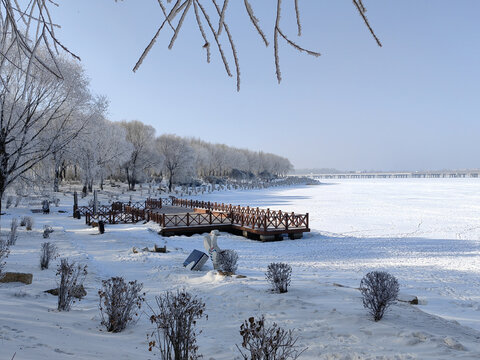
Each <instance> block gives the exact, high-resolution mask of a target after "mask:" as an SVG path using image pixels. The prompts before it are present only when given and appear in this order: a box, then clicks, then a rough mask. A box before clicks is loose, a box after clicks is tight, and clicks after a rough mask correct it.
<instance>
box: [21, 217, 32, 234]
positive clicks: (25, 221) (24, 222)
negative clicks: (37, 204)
mask: <svg viewBox="0 0 480 360" xmlns="http://www.w3.org/2000/svg"><path fill="white" fill-rule="evenodd" d="M20 226H25V229H26V230H29V231H30V230H32V228H33V218H32V217H31V216H24V217H22V219H21V220H20Z"/></svg>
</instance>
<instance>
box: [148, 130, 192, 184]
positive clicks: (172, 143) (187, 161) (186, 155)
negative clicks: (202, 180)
mask: <svg viewBox="0 0 480 360" xmlns="http://www.w3.org/2000/svg"><path fill="white" fill-rule="evenodd" d="M156 146H157V149H158V152H159V153H160V154H161V155H162V156H163V167H164V169H165V171H166V174H167V179H168V190H169V191H172V188H173V184H174V183H175V181H178V180H179V179H182V178H185V177H188V176H189V175H191V174H192V173H193V169H194V160H195V157H194V153H193V149H192V147H191V146H190V145H189V144H188V141H186V140H185V139H182V138H181V137H179V136H176V135H162V136H160V137H159V138H157V140H156Z"/></svg>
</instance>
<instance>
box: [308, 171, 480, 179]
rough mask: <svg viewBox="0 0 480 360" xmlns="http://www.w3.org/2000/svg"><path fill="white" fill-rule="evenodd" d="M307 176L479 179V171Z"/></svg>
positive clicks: (322, 177) (321, 175)
mask: <svg viewBox="0 0 480 360" xmlns="http://www.w3.org/2000/svg"><path fill="white" fill-rule="evenodd" d="M308 176H310V177H314V178H317V179H402V178H478V177H480V170H452V171H449V170H445V171H414V172H347V173H335V174H309V175H308Z"/></svg>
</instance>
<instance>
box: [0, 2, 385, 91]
mask: <svg viewBox="0 0 480 360" xmlns="http://www.w3.org/2000/svg"><path fill="white" fill-rule="evenodd" d="M1 1H8V0H1ZM157 1H158V3H159V5H160V8H161V10H162V13H163V16H164V18H165V19H164V20H163V22H162V23H161V25H160V27H159V28H158V30H157V32H156V34H155V35H154V36H153V38H152V40H151V41H150V43H149V44H148V45H147V47H146V48H145V50H144V51H143V53H142V55H141V56H140V58H139V60H138V61H137V63H136V64H135V67H134V68H133V71H137V70H138V69H139V67H140V65H141V64H142V62H143V60H144V59H145V57H146V56H147V55H148V53H149V51H150V50H151V49H152V47H153V45H154V44H155V42H156V40H157V38H158V36H159V34H160V32H161V30H162V29H163V27H164V25H165V23H168V24H169V25H170V28H171V30H172V31H173V36H172V38H171V40H170V43H169V45H168V48H169V49H171V48H172V47H173V45H174V43H175V41H176V39H177V37H178V35H179V33H180V31H181V29H182V25H183V23H184V20H185V19H186V16H187V15H188V11H189V10H190V9H191V7H192V6H191V5H192V4H193V9H194V13H195V21H196V23H197V26H198V30H199V31H200V34H201V36H202V38H203V41H204V44H203V48H204V49H205V50H206V52H207V62H210V57H211V49H210V41H209V40H208V36H207V32H206V31H205V28H204V26H203V24H202V18H203V19H204V20H205V21H206V23H207V25H208V28H209V29H210V32H211V35H212V36H213V39H214V41H215V43H216V44H217V49H218V52H219V54H220V57H221V59H222V62H223V64H224V66H225V71H226V73H227V75H228V76H232V73H231V71H230V67H229V64H228V59H227V57H226V56H225V54H224V51H223V47H222V44H221V39H220V37H221V35H222V34H223V30H225V33H226V37H227V41H228V45H229V47H230V49H231V51H232V57H233V59H234V62H235V70H236V75H237V76H236V78H237V90H240V66H239V60H238V54H237V50H236V46H235V42H234V41H233V37H232V34H231V32H230V29H229V27H228V24H227V20H226V17H227V13H228V10H229V9H230V8H229V7H228V5H229V4H230V2H229V0H223V3H220V4H219V3H218V2H217V0H212V4H213V6H214V8H215V9H214V13H215V16H214V17H213V14H211V10H210V9H208V10H207V8H206V7H205V5H202V3H201V1H200V0H184V1H183V2H181V0H176V1H175V3H174V5H173V7H172V8H171V10H170V12H168V11H167V7H166V6H165V4H164V3H163V1H162V0H157ZM352 1H353V4H354V6H355V7H356V9H357V10H358V12H359V14H360V16H361V17H362V19H363V21H364V22H365V25H366V26H367V28H368V30H369V31H370V33H371V34H372V36H373V38H374V39H375V41H376V42H377V44H378V45H379V46H382V44H381V42H380V40H379V39H378V37H377V36H376V34H375V32H374V31H373V29H372V27H371V26H370V23H369V21H368V19H367V17H366V15H365V13H366V11H367V9H366V7H365V6H364V4H363V0H352ZM171 2H173V1H172V0H167V3H171ZM243 2H244V7H245V12H246V14H247V15H248V18H249V20H250V22H251V23H252V25H253V26H254V28H255V30H256V31H257V33H258V34H259V36H260V38H261V39H262V41H263V43H264V44H265V46H268V45H269V40H268V38H267V36H266V35H265V33H264V32H263V30H262V28H261V26H260V23H259V20H258V19H257V17H256V16H255V13H254V11H253V8H252V6H251V4H250V2H249V0H244V1H243ZM293 2H294V16H295V20H296V25H297V35H298V36H301V35H302V24H301V18H300V14H301V11H300V8H299V1H298V0H293ZM177 15H180V19H179V21H178V23H177V24H176V25H174V24H172V22H173V20H174V19H175V17H176V16H177ZM281 15H282V0H277V1H276V9H275V25H274V31H273V46H274V50H273V56H274V61H275V73H276V77H277V81H278V82H279V83H280V82H281V81H282V74H281V71H280V56H279V50H280V43H279V39H283V40H285V42H286V43H287V44H288V45H290V46H291V47H293V48H294V49H296V50H298V51H300V52H303V53H306V54H307V55H311V56H315V57H318V56H320V53H319V52H316V51H312V50H309V49H307V48H304V47H302V46H300V45H298V43H297V42H296V41H294V40H292V39H290V38H289V37H288V36H287V35H286V34H285V32H284V31H283V30H282V29H281V27H280V20H281ZM217 16H218V28H217V29H214V26H213V22H214V21H213V20H215V19H217V18H216V17H217ZM213 18H215V19H213Z"/></svg>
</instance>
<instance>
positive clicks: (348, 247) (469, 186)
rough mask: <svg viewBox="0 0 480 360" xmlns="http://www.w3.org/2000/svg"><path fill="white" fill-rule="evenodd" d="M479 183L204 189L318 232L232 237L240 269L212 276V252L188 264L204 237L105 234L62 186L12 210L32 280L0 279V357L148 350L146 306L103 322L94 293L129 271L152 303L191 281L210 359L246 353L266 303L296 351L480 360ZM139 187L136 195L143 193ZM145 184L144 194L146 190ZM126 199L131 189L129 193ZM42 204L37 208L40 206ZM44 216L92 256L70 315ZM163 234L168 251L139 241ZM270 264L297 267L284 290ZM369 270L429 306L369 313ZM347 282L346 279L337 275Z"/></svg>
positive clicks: (12, 265) (117, 229) (60, 240)
mask: <svg viewBox="0 0 480 360" xmlns="http://www.w3.org/2000/svg"><path fill="white" fill-rule="evenodd" d="M479 190H480V180H476V179H438V180H436V179H386V180H343V181H335V184H333V183H332V184H328V185H320V186H303V187H297V188H283V189H269V190H257V191H230V192H222V193H213V194H209V195H205V196H204V197H203V198H204V199H206V200H211V201H219V202H225V203H233V204H242V205H250V206H261V207H270V208H272V209H282V210H287V211H295V212H299V213H300V212H309V213H310V224H311V228H312V233H310V234H307V235H306V236H305V237H304V238H303V239H302V240H284V241H281V242H270V243H261V242H257V241H253V240H248V239H245V238H242V237H237V236H233V235H229V234H223V233H222V236H221V237H220V239H219V245H220V247H221V248H231V249H235V250H237V251H238V253H239V256H240V258H239V270H238V273H240V274H243V275H246V276H247V278H245V279H237V278H225V277H221V276H219V275H216V274H215V272H214V271H213V270H212V266H211V263H208V264H207V265H206V266H205V267H204V268H203V270H202V271H200V272H189V271H187V270H185V269H184V268H183V267H182V262H183V260H184V259H185V258H186V257H187V256H188V254H189V253H190V251H191V250H193V249H199V250H202V249H203V239H202V236H200V235H196V236H192V237H182V236H180V237H171V238H165V239H162V238H161V237H159V236H158V235H157V234H156V233H155V232H154V231H151V230H152V229H153V230H156V229H158V228H157V225H156V224H152V223H148V224H140V223H139V224H136V225H131V224H130V225H114V226H113V225H112V226H107V231H106V233H105V234H103V235H98V234H97V231H96V230H95V229H92V228H89V227H86V226H85V225H84V221H83V220H74V219H72V218H71V217H68V216H67V214H63V213H58V210H69V211H71V203H72V198H71V195H67V196H63V195H62V196H61V197H60V199H61V204H60V207H59V208H53V210H54V211H53V213H52V214H50V215H43V214H31V213H30V211H29V209H28V207H27V206H26V205H25V207H23V208H17V209H8V215H7V216H4V217H2V229H5V227H6V225H8V224H9V219H10V218H11V217H14V216H15V217H20V216H22V215H25V214H28V215H32V216H33V217H34V219H35V225H34V230H33V231H32V232H27V231H25V229H24V228H22V229H21V230H20V236H19V239H18V241H17V245H15V246H14V247H13V248H12V253H11V255H10V257H9V258H8V261H7V271H22V272H31V273H33V274H34V280H33V284H32V285H21V284H0V359H9V358H11V356H12V355H13V353H15V352H16V353H17V354H16V356H15V359H68V358H71V359H97V358H103V359H153V358H158V357H155V356H154V354H152V353H149V352H148V350H147V340H146V334H147V333H148V332H149V331H150V330H151V329H152V328H151V325H150V324H149V321H148V310H146V308H147V307H144V310H145V313H143V314H142V315H141V317H140V319H139V321H138V322H137V323H136V324H132V325H131V326H129V327H128V328H127V329H126V330H125V331H124V332H122V333H120V334H110V333H107V332H105V331H104V329H102V328H101V326H100V314H99V310H98V295H97V290H98V289H99V288H100V283H101V280H102V279H106V278H108V277H110V276H116V275H121V276H124V277H125V278H127V279H129V280H134V279H136V280H139V281H141V282H143V283H144V286H145V290H146V291H147V301H148V302H149V303H150V304H151V305H153V302H154V296H155V295H158V294H161V293H162V292H163V291H165V290H169V289H176V288H185V289H187V290H188V291H191V292H193V293H195V294H197V295H198V296H200V297H201V298H202V299H203V300H204V301H205V303H206V306H207V314H208V320H202V321H200V322H199V324H198V326H199V327H200V328H202V330H203V332H202V334H200V335H199V337H198V343H199V347H200V352H201V353H202V354H203V355H204V358H205V359H235V358H237V359H240V357H239V353H238V350H237V349H236V347H235V344H238V343H240V341H241V339H240V335H239V332H238V330H239V327H240V324H241V323H242V321H243V320H244V319H247V318H248V317H250V316H257V315H261V314H265V315H266V318H267V320H268V321H272V322H273V321H275V322H277V323H278V324H279V325H281V326H283V327H286V328H295V329H297V335H298V336H299V340H298V344H299V345H300V346H302V347H308V349H307V350H306V351H305V352H304V354H303V355H302V356H301V359H455V358H459V359H478V358H480V224H479V221H480V191H479ZM135 195H136V196H137V197H140V194H138V192H137V193H136V194H135ZM144 195H145V194H144ZM124 196H128V195H124ZM36 207H38V205H37V206H36ZM44 224H49V225H52V226H54V229H55V232H54V233H53V234H52V235H51V241H52V242H55V243H56V244H57V246H58V247H59V250H60V253H61V255H62V256H68V257H69V258H72V259H75V260H77V261H79V262H83V263H86V264H87V265H88V270H89V274H88V276H87V280H86V284H85V285H86V290H87V292H88V295H87V296H86V298H85V299H84V300H82V301H80V302H78V303H75V304H74V305H73V308H72V310H71V311H70V312H67V313H60V312H57V311H56V298H55V297H53V296H52V295H48V294H45V293H43V291H44V290H47V289H50V288H53V287H55V286H56V283H55V264H54V265H53V266H52V267H51V268H50V269H49V270H45V271H40V269H39V265H38V261H39V259H38V256H39V249H40V244H41V243H42V242H43V241H44V239H43V238H42V228H43V225H44ZM165 242H166V244H167V248H168V250H169V251H170V252H169V253H167V254H154V253H138V254H134V253H133V252H132V247H133V246H135V247H137V248H143V247H145V246H149V247H152V246H153V244H155V243H156V244H158V245H163V244H164V243H165ZM273 261H285V262H288V263H289V264H291V265H292V267H293V279H292V285H291V288H290V290H289V292H288V293H286V294H282V295H280V294H273V293H271V292H270V291H269V286H268V284H267V283H266V281H265V278H264V272H265V270H266V267H267V265H268V264H269V263H270V262H273ZM374 269H383V270H387V271H389V272H391V273H392V274H394V275H395V276H396V277H397V278H398V279H399V281H400V283H401V292H403V293H405V294H411V295H416V296H418V297H419V299H420V300H421V304H420V305H418V306H413V305H409V304H405V303H398V304H396V305H394V306H393V307H392V308H391V311H390V312H388V313H387V314H386V315H385V317H384V319H382V320H381V321H380V322H378V323H375V322H373V321H372V320H370V318H369V316H368V314H367V312H366V311H365V310H364V309H363V307H362V304H361V298H360V294H359V292H358V291H357V290H355V289H354V287H358V284H359V282H360V279H361V278H362V276H363V275H364V274H365V273H366V272H368V271H370V270H374ZM335 283H338V284H342V285H346V286H349V287H350V288H348V287H338V286H335V285H334V284H335Z"/></svg>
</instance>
